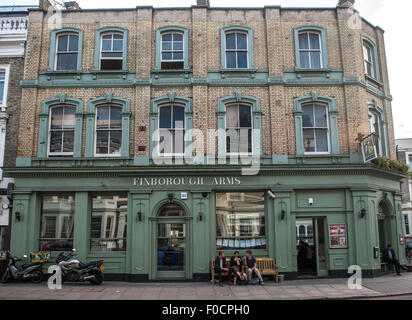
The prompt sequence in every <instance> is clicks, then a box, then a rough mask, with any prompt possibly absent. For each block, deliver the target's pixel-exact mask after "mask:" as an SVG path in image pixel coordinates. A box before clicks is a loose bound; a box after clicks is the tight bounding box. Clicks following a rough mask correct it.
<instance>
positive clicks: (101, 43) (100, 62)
mask: <svg viewBox="0 0 412 320" xmlns="http://www.w3.org/2000/svg"><path fill="white" fill-rule="evenodd" d="M115 34H117V35H121V36H122V51H114V50H113V42H114V39H113V36H114V35H115ZM108 35H111V36H112V39H111V51H105V50H103V37H104V36H108ZM124 50H125V48H124V33H122V32H114V31H113V32H111V31H108V32H104V33H102V34H101V35H100V52H99V58H100V59H99V69H101V68H102V60H121V61H123V60H124ZM103 52H113V53H120V52H121V53H122V56H121V57H110V58H107V57H103V56H102V54H103Z"/></svg>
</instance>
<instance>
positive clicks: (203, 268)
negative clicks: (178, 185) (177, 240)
mask: <svg viewBox="0 0 412 320" xmlns="http://www.w3.org/2000/svg"><path fill="white" fill-rule="evenodd" d="M192 195H193V204H192V207H193V209H192V212H193V233H192V241H193V242H192V243H193V244H194V245H193V246H192V254H193V260H192V261H193V268H192V269H193V273H209V265H210V260H209V256H208V255H207V254H206V252H208V251H209V244H210V243H211V240H210V232H209V225H208V224H209V223H210V220H211V215H213V214H214V210H210V206H209V203H210V197H211V194H210V193H207V197H206V198H205V197H203V195H202V193H201V192H200V193H193V194H192ZM201 215H202V218H201V217H200V216H201ZM215 248H216V244H215ZM212 257H213V256H212Z"/></svg>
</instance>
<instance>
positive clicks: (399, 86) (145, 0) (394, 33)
mask: <svg viewBox="0 0 412 320" xmlns="http://www.w3.org/2000/svg"><path fill="white" fill-rule="evenodd" d="M77 2H78V3H79V4H80V7H82V8H84V9H87V8H114V7H116V8H132V7H135V6H146V5H152V6H154V7H178V6H179V7H180V6H181V7H187V6H191V5H194V4H195V3H196V0H77ZM37 3H38V0H0V5H13V4H15V5H22V4H37ZM210 3H211V5H212V6H213V7H231V6H233V7H251V6H254V7H261V6H264V5H281V6H285V7H296V6H297V7H334V6H336V4H337V3H338V0H254V1H251V0H210ZM355 8H356V9H357V10H358V11H359V12H360V14H361V16H362V17H364V18H365V19H366V20H368V21H369V22H371V23H373V24H375V25H379V26H380V27H381V28H383V29H384V30H385V31H386V32H385V41H386V53H387V59H388V68H389V76H390V85H391V94H392V95H393V98H394V100H393V104H392V107H393V116H394V122H395V135H396V138H408V137H410V138H412V123H411V122H410V121H411V119H412V101H411V100H410V97H409V91H412V88H409V85H408V81H407V77H408V76H409V75H412V64H411V63H410V60H411V53H412V41H410V40H407V38H410V35H408V33H407V30H408V29H409V24H408V23H409V22H410V20H411V16H410V13H411V12H412V1H411V0H396V1H394V0H392V1H391V0H357V1H356V3H355ZM405 26H407V28H408V29H405ZM405 36H406V37H407V38H405ZM405 63H407V64H406V65H405Z"/></svg>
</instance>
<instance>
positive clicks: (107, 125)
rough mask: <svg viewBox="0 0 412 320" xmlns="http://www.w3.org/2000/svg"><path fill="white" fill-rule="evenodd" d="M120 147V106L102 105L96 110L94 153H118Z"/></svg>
mask: <svg viewBox="0 0 412 320" xmlns="http://www.w3.org/2000/svg"><path fill="white" fill-rule="evenodd" d="M121 148H122V107H121V106H118V105H103V106H99V107H97V111H96V155H97V156H98V155H105V156H106V155H120V153H121Z"/></svg>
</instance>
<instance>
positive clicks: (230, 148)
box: [226, 103, 253, 154]
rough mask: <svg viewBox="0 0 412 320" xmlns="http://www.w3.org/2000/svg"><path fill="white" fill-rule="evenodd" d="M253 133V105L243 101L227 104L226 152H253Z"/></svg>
mask: <svg viewBox="0 0 412 320" xmlns="http://www.w3.org/2000/svg"><path fill="white" fill-rule="evenodd" d="M252 134H253V125H252V107H251V106H250V105H248V104H242V103H236V104H231V105H228V106H226V153H229V154H230V153H234V154H245V153H246V154H247V153H251V152H252V150H253V147H252V142H253V141H252V140H253V139H252Z"/></svg>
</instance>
